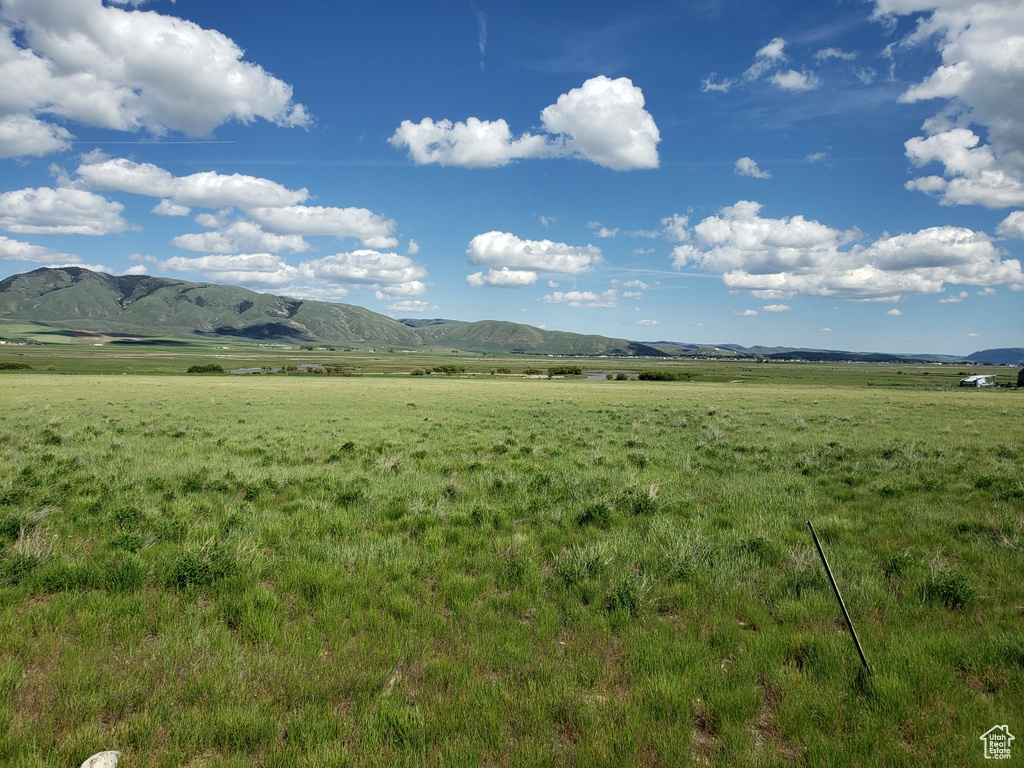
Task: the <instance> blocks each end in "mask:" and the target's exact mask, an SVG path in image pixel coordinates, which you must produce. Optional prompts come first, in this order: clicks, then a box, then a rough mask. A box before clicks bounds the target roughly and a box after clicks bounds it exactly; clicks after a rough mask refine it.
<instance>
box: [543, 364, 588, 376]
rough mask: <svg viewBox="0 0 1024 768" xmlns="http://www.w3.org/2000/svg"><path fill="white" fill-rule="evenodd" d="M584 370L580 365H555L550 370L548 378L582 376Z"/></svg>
mask: <svg viewBox="0 0 1024 768" xmlns="http://www.w3.org/2000/svg"><path fill="white" fill-rule="evenodd" d="M582 375H583V368H582V367H581V366H579V365H555V366H552V367H550V368H548V376H582Z"/></svg>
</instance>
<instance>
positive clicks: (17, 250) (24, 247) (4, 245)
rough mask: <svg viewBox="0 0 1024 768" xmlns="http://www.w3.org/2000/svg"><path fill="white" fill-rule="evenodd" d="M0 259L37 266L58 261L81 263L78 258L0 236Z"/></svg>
mask: <svg viewBox="0 0 1024 768" xmlns="http://www.w3.org/2000/svg"><path fill="white" fill-rule="evenodd" d="M0 259H5V260H8V261H33V262H36V263H37V264H49V263H53V262H58V261H59V262H65V263H67V264H75V263H78V262H80V261H81V259H80V258H79V257H78V256H73V255H72V254H70V253H58V252H57V251H53V250H50V249H49V248H44V247H43V246H41V245H32V244H31V243H24V242H22V241H21V240H12V239H11V238H9V237H5V236H4V235H0Z"/></svg>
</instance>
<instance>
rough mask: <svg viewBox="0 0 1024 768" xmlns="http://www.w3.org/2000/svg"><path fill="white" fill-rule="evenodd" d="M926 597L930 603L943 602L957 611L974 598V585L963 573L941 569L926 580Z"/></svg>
mask: <svg viewBox="0 0 1024 768" xmlns="http://www.w3.org/2000/svg"><path fill="white" fill-rule="evenodd" d="M924 597H925V600H927V601H928V602H930V603H941V604H942V605H944V606H946V607H947V608H949V609H951V610H954V611H955V610H959V609H961V608H963V607H965V606H966V605H968V604H970V603H971V602H972V601H973V600H974V587H972V586H971V583H970V582H969V581H968V580H967V577H966V576H964V575H963V574H962V573H958V572H956V571H939V572H937V573H933V574H931V576H929V577H928V580H927V581H926V582H925V584H924Z"/></svg>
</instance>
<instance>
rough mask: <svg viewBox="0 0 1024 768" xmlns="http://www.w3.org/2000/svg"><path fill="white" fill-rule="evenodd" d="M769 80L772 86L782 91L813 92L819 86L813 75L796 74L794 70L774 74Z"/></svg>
mask: <svg viewBox="0 0 1024 768" xmlns="http://www.w3.org/2000/svg"><path fill="white" fill-rule="evenodd" d="M770 80H771V83H772V85H774V86H775V87H776V88H779V89H780V90H783V91H813V90H814V89H815V88H817V87H818V85H820V83H819V81H818V78H817V76H816V75H814V73H810V72H797V71H796V70H795V69H787V70H786V71H785V72H776V73H775V74H774V75H772V76H771V78H770Z"/></svg>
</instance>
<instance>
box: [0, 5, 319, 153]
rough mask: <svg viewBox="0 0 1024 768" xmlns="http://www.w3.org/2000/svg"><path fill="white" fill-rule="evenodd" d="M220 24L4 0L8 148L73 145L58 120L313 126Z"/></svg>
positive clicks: (0, 36) (0, 32)
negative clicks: (214, 26)
mask: <svg viewBox="0 0 1024 768" xmlns="http://www.w3.org/2000/svg"><path fill="white" fill-rule="evenodd" d="M242 57H243V51H242V49H241V48H240V47H239V46H238V45H237V44H236V43H235V42H234V41H232V40H231V39H230V38H228V37H226V36H225V35H223V34H221V33H220V32H217V31H216V30H208V29H203V28H202V27H200V26H199V25H197V24H195V23H193V22H190V21H185V20H183V19H180V18H175V17H173V16H165V15H162V14H160V13H157V12H155V11H138V10H125V9H122V8H117V7H114V6H111V5H104V3H103V2H102V0H4V3H3V5H2V6H0V82H3V83H4V88H3V92H2V93H3V95H2V96H0V149H2V150H3V154H4V155H5V156H8V157H14V156H20V155H40V154H44V153H46V152H49V151H55V150H59V149H63V148H66V147H67V145H68V140H69V138H70V135H69V133H68V132H67V130H66V129H64V128H62V127H60V126H59V125H58V124H57V123H56V122H48V121H53V120H70V121H73V122H76V123H79V124H82V125H88V126H95V127H99V128H108V129H114V130H120V131H132V132H138V131H147V132H148V133H150V134H152V135H156V136H159V135H163V134H165V133H167V132H168V131H180V132H181V133H184V134H186V135H189V136H206V135H208V134H210V133H211V132H212V131H213V130H214V129H215V128H217V127H218V126H219V125H222V124H223V123H225V122H227V121H229V120H237V121H240V122H243V123H249V122H252V121H253V120H255V119H257V118H260V119H263V120H268V121H270V122H273V123H276V124H277V125H281V126H306V125H308V124H309V123H310V117H309V115H308V113H307V112H306V109H305V107H304V106H303V105H302V104H299V103H296V102H294V101H293V100H292V88H291V86H290V85H288V84H287V83H285V82H283V81H281V80H279V79H277V78H275V77H273V76H272V75H270V74H269V73H267V72H266V71H265V70H264V69H263V68H262V67H260V66H259V65H257V64H253V63H250V62H246V61H243V60H242Z"/></svg>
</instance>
